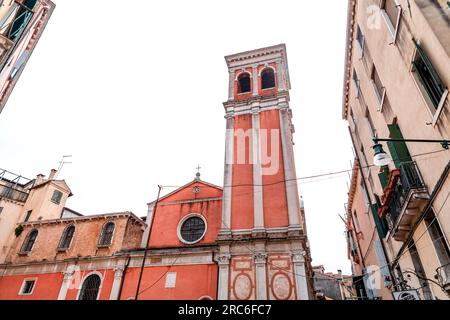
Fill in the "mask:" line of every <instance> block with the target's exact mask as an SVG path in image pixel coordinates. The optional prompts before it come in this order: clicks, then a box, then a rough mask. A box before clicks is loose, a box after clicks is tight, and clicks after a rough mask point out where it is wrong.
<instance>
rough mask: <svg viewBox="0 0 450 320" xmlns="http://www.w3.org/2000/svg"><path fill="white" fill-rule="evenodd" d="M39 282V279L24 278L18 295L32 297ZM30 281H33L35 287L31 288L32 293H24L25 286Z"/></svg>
mask: <svg viewBox="0 0 450 320" xmlns="http://www.w3.org/2000/svg"><path fill="white" fill-rule="evenodd" d="M37 280H38V278H24V279H23V281H22V285H21V286H20V289H19V293H18V295H19V296H31V295H32V294H33V292H34V289H35V288H36V284H37ZM30 281H33V287H31V291H30V292H29V293H24V292H23V290H24V289H25V284H26V283H27V282H30Z"/></svg>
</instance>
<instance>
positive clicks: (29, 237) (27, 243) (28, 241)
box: [20, 229, 38, 253]
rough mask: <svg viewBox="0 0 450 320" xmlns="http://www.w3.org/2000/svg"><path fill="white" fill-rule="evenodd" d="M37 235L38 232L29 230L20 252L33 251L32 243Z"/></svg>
mask: <svg viewBox="0 0 450 320" xmlns="http://www.w3.org/2000/svg"><path fill="white" fill-rule="evenodd" d="M37 235H38V231H37V230H36V229H33V230H31V231H30V233H29V234H28V235H27V237H26V238H25V241H24V242H23V245H22V248H20V252H23V253H25V252H30V251H31V249H33V246H34V243H35V242H36V238H37Z"/></svg>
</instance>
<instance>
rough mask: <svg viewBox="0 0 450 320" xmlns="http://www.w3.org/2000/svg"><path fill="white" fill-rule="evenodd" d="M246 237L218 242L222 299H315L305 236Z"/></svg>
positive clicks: (219, 290) (219, 288) (219, 297)
mask: <svg viewBox="0 0 450 320" xmlns="http://www.w3.org/2000/svg"><path fill="white" fill-rule="evenodd" d="M249 236H250V235H249ZM244 238H245V237H244V236H242V235H241V240H238V241H236V240H232V241H229V242H225V241H224V242H222V241H221V243H220V244H219V253H218V254H217V257H216V258H217V261H218V263H219V286H218V295H217V296H218V299H219V300H310V299H313V295H312V274H311V266H310V257H309V250H308V249H307V248H306V247H305V243H306V242H305V240H304V239H287V237H284V239H273V238H272V239H269V238H265V239H244Z"/></svg>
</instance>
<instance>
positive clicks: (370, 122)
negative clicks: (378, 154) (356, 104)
mask: <svg viewBox="0 0 450 320" xmlns="http://www.w3.org/2000/svg"><path fill="white" fill-rule="evenodd" d="M364 116H365V117H366V120H367V124H368V127H369V129H370V134H371V135H372V137H375V136H376V135H377V130H376V129H375V125H374V124H373V120H372V117H371V115H370V112H369V108H367V109H366V113H365V115H364Z"/></svg>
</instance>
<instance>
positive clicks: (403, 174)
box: [386, 161, 425, 230]
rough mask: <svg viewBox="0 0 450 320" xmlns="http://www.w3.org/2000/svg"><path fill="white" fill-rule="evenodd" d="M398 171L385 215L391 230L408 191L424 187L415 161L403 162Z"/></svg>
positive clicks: (400, 211) (407, 195) (408, 193)
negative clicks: (396, 180) (398, 175)
mask: <svg viewBox="0 0 450 320" xmlns="http://www.w3.org/2000/svg"><path fill="white" fill-rule="evenodd" d="M399 171H400V178H399V180H398V182H397V184H396V186H395V188H394V190H393V192H392V195H391V198H390V200H389V203H388V207H389V211H388V213H387V215H386V219H387V222H388V225H389V228H390V229H391V230H392V229H394V228H395V226H396V225H397V222H398V219H399V218H400V216H401V215H402V213H403V212H402V210H403V208H404V207H405V202H406V201H407V200H408V199H409V198H410V197H409V196H410V193H411V192H413V191H414V190H420V189H423V188H424V187H425V185H424V182H423V179H422V176H421V175H420V171H419V168H418V167H417V164H416V162H414V161H410V162H403V163H402V164H401V165H400V168H399Z"/></svg>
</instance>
